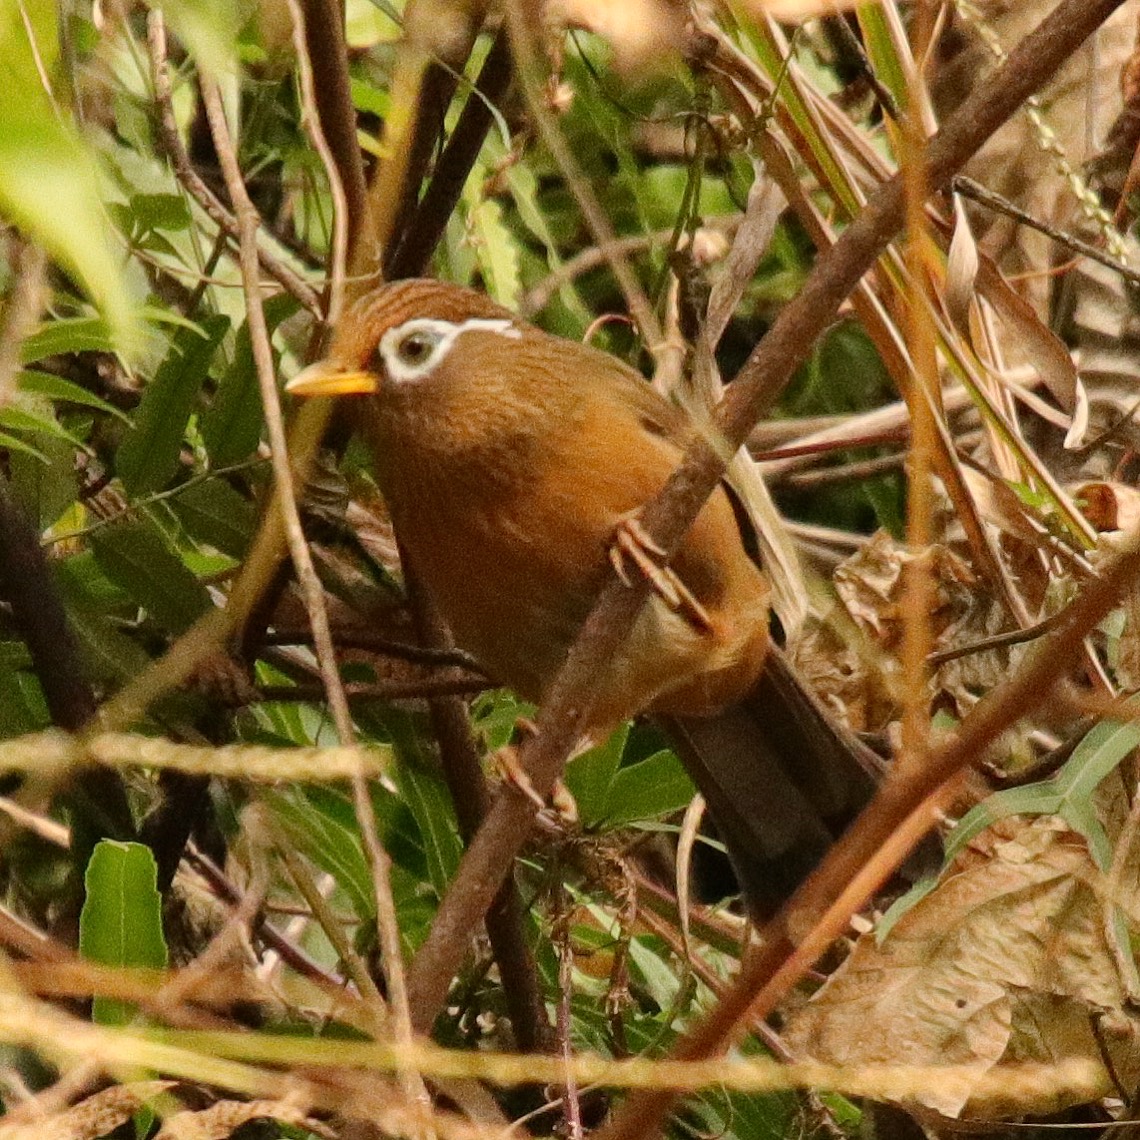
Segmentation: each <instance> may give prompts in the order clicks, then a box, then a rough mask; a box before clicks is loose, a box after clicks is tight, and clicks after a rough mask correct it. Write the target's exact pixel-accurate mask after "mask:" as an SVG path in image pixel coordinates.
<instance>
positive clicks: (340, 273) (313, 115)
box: [288, 0, 359, 328]
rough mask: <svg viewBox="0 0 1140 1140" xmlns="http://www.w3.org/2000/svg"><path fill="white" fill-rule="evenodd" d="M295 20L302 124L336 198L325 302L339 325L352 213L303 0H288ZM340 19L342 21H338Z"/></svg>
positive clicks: (330, 319)
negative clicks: (326, 125) (317, 79)
mask: <svg viewBox="0 0 1140 1140" xmlns="http://www.w3.org/2000/svg"><path fill="white" fill-rule="evenodd" d="M288 4H289V14H290V16H291V17H292V20H293V48H294V50H295V51H296V53H297V72H298V75H299V76H300V79H301V128H302V129H303V130H304V132H305V134H307V135H308V136H309V141H310V142H311V143H312V144H313V149H314V150H315V151H316V152H317V154H318V155H319V156H320V160H321V164H322V165H323V166H324V168H325V176H326V177H327V178H328V180H329V193H330V195H331V197H332V201H333V240H332V247H331V249H330V250H329V271H328V285H327V295H326V303H325V324H326V325H327V326H328V327H329V328H336V323H337V321H338V320H340V314H341V310H342V308H343V307H344V276H345V265H346V262H347V258H348V227H349V219H350V218H351V217H352V213H351V211H350V209H349V205H348V197H347V193H346V191H345V187H344V180H343V178H342V177H341V173H340V168H339V167H338V165H337V162H336V159H335V157H334V156H333V152H332V148H331V147H330V146H329V143H328V140H327V139H326V138H325V132H324V129H323V128H322V126H321V116H320V114H319V112H318V110H317V97H316V92H315V90H314V84H313V65H312V63H311V61H310V59H309V50H308V47H307V44H308V43H309V42H311V41H310V39H309V37H308V35H307V30H306V27H305V13H304V11H303V10H302V8H301V3H300V0H288ZM338 23H339V21H338ZM356 153H358V154H359V150H358V149H357V150H356Z"/></svg>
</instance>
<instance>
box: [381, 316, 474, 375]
mask: <svg viewBox="0 0 1140 1140" xmlns="http://www.w3.org/2000/svg"><path fill="white" fill-rule="evenodd" d="M456 335H457V334H456V326H455V325H454V324H452V323H451V322H450V321H442V320H436V319H435V318H432V317H416V318H414V319H413V320H410V321H406V322H405V323H404V324H402V325H397V326H396V327H395V328H391V329H389V330H388V331H387V332H386V333H385V334H384V335H383V336H382V337H381V338H380V344H379V345H378V346H377V356H378V358H379V363H380V365H381V367H382V368H383V371H384V373H385V374H386V375H387V377H388V380H389V381H391V382H392V383H395V384H414V383H418V382H419V381H421V380H428V379H430V378H431V377H432V376H433V375H434V373H435V371H436V369H438V368H439V365H440V363H441V362H442V361H443V359H444V358H445V357H446V356H447V353H448V351H449V349H450V348H451V345H452V344H453V343H454V341H455V337H456Z"/></svg>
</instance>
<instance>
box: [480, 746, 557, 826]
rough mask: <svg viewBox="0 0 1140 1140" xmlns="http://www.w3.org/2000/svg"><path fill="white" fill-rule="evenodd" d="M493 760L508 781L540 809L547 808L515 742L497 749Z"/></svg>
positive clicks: (501, 774)
mask: <svg viewBox="0 0 1140 1140" xmlns="http://www.w3.org/2000/svg"><path fill="white" fill-rule="evenodd" d="M491 760H492V762H493V763H494V765H495V767H496V768H498V770H499V775H500V776H501V777H502V778H503V780H504V781H505V782H506V783H508V784H510V785H511V786H512V787H513V788H515V789H516V790H517V791H519V792H521V793H522V794H523V795H524V796H525V797H526V798H527V799H528V800H530V802H531V803H532V804H534V806H535V807H536V808H537V809H538V810H539V811H545V810H546V800H544V799H543V798H542V796H540V795H539V794H538V789H537V788H536V787H535V786H534V785H533V784H532V783H531V782H530V777H529V776H528V775H527V774H526V770H525V769H524V768H523V766H522V765H521V764H520V763H519V750H518V749H517V748H516V747H515V746H514V745H513V744H507V745H504V746H503V747H502V748H499V749H497V750H496V751H495V753H494V755H493V756H492V757H491Z"/></svg>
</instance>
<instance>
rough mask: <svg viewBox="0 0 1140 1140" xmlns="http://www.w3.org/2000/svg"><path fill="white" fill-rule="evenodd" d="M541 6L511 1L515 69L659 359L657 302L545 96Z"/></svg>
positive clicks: (648, 345) (645, 340)
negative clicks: (539, 32)
mask: <svg viewBox="0 0 1140 1140" xmlns="http://www.w3.org/2000/svg"><path fill="white" fill-rule="evenodd" d="M536 8H537V6H536V5H535V4H534V3H533V2H532V0H512V3H510V4H508V5H507V23H508V27H509V28H510V32H511V45H512V47H513V49H514V53H515V70H516V72H517V73H518V76H519V81H520V83H521V86H522V90H523V96H524V98H525V99H526V103H527V108H528V110H529V111H530V113H531V115H532V117H533V118H534V122H535V125H536V126H537V127H538V132H539V134H540V135H541V137H542V141H543V142H544V143H545V144H546V146H547V149H548V150H549V151H550V153H551V154H552V155H553V157H554V161H555V162H556V163H557V164H558V167H559V169H560V170H561V171H562V176H563V177H564V178H565V179H566V184H567V185H568V186H569V187H570V192H571V193H572V194H573V195H574V200H575V201H576V202H577V203H578V209H579V210H581V211H582V217H583V218H584V219H585V222H586V225H587V226H588V227H589V229H590V233H591V234H592V235H593V238H594V244H595V245H597V246H598V248H599V249H601V250H602V251H603V252H604V254H605V258H606V260H607V261H608V262H609V265H610V269H611V271H612V272H613V275H614V279H615V280H616V281H617V283H618V287H619V288H620V289H621V291H622V296H623V297H624V298H625V303H626V307H627V308H628V309H629V313H630V316H632V317H633V319H634V321H635V323H636V324H637V328H638V332H639V333H640V334H641V339H642V342H643V343H644V344H645V347H646V348H647V349H648V350H649V352H650V354H651V355H652V356H653V357H654V359H656V357H657V354H658V352H660V351H661V350H662V349H663V348H664V347H665V346H664V345H663V343H662V340H661V327H660V325H659V324H658V322H657V317H656V316H655V315H654V312H653V307H652V305H650V303H649V299H648V298H647V297H646V295H645V291H644V290H643V289H642V288H641V284H640V283H639V282H638V280H637V277H636V276H635V275H634V272H633V270H632V269H630V267H629V262H628V261H626V259H625V258H624V257H623V256H622V254H621V251H620V249H619V247H618V238H617V235H616V234H615V233H614V231H613V227H612V226H611V225H610V220H609V218H607V217H606V214H605V212H604V211H603V210H602V207H601V206H600V205H599V203H598V200H597V198H596V197H595V196H594V192H593V191H592V190H591V189H590V185H589V183H588V182H587V181H586V178H585V176H584V175H583V174H582V171H581V169H580V168H579V166H578V161H577V159H575V157H574V153H573V151H572V150H571V149H570V146H569V144H568V143H567V142H566V139H565V137H564V136H563V134H562V132H561V131H560V130H559V129H558V125H557V124H556V123H555V122H554V116H553V115H552V114H551V112H550V109H549V107H548V106H547V105H546V102H545V100H544V99H543V94H542V85H543V79H542V68H541V66H540V63H539V59H540V57H539V50H538V37H537V26H538V25H539V24H540V20H539V19H538V18H537V12H536Z"/></svg>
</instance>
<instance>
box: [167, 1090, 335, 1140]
mask: <svg viewBox="0 0 1140 1140" xmlns="http://www.w3.org/2000/svg"><path fill="white" fill-rule="evenodd" d="M251 1120H276V1121H277V1122H278V1123H280V1124H293V1125H297V1126H299V1127H302V1128H306V1129H308V1130H309V1131H310V1132H315V1133H316V1134H317V1135H318V1136H329V1137H331V1136H333V1135H334V1133H333V1132H332V1131H331V1129H328V1128H326V1127H325V1126H324V1125H322V1124H319V1123H318V1122H317V1121H315V1120H313V1119H312V1118H311V1117H310V1116H308V1115H307V1114H306V1113H305V1112H304V1111H303V1110H302V1109H301V1108H299V1107H298V1106H297V1105H294V1104H288V1103H287V1102H285V1101H281V1100H255V1101H248V1102H247V1101H236V1100H223V1101H219V1102H218V1103H217V1104H215V1105H212V1106H211V1107H210V1108H207V1109H204V1110H203V1111H201V1112H180V1113H178V1114H177V1115H175V1116H171V1117H169V1118H168V1119H167V1121H166V1124H165V1125H164V1126H163V1128H162V1131H161V1132H159V1133H158V1135H157V1136H156V1137H155V1138H154V1140H225V1138H226V1137H228V1136H231V1135H233V1133H234V1132H235V1131H237V1129H238V1128H240V1127H241V1126H242V1125H243V1124H248V1123H249V1122H250V1121H251Z"/></svg>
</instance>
